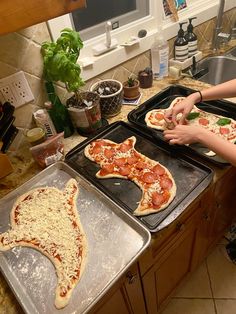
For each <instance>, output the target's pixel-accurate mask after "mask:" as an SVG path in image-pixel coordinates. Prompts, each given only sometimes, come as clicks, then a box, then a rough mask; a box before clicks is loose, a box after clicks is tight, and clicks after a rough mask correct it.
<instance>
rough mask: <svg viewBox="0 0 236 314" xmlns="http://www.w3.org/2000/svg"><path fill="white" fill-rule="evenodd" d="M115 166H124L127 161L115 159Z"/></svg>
mask: <svg viewBox="0 0 236 314" xmlns="http://www.w3.org/2000/svg"><path fill="white" fill-rule="evenodd" d="M114 164H115V165H116V166H118V167H120V166H124V165H125V164H126V159H125V158H124V157H122V158H116V159H114Z"/></svg>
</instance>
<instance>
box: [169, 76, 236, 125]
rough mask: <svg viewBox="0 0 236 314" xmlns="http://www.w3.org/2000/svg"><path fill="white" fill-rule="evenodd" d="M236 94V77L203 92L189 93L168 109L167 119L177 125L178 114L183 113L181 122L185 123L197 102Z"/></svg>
mask: <svg viewBox="0 0 236 314" xmlns="http://www.w3.org/2000/svg"><path fill="white" fill-rule="evenodd" d="M235 96H236V79H233V80H230V81H227V82H225V83H222V84H219V85H216V86H213V87H209V88H207V89H204V90H203V91H201V92H195V93H193V94H191V95H189V96H188V97H186V98H185V99H184V100H183V101H181V102H180V103H179V104H177V105H176V106H175V107H174V108H172V109H170V110H167V112H166V114H165V119H166V121H167V122H170V121H172V122H174V124H175V125H176V124H177V122H176V116H177V114H178V113H182V117H181V119H180V121H179V124H183V123H184V120H185V119H186V116H187V115H188V114H189V113H190V111H191V110H192V109H193V106H194V105H195V104H196V103H198V102H201V101H204V100H215V99H219V98H230V97H235Z"/></svg>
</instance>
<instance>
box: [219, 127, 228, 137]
mask: <svg viewBox="0 0 236 314" xmlns="http://www.w3.org/2000/svg"><path fill="white" fill-rule="evenodd" d="M220 134H222V135H224V134H229V129H228V128H222V127H220Z"/></svg>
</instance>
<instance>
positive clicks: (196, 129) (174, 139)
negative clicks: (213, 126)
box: [163, 125, 211, 145]
mask: <svg viewBox="0 0 236 314" xmlns="http://www.w3.org/2000/svg"><path fill="white" fill-rule="evenodd" d="M209 133H210V132H209V131H208V130H206V129H204V128H202V127H200V126H195V125H177V126H176V127H175V128H174V129H172V130H165V131H164V132H163V134H164V138H165V140H167V141H169V144H179V145H184V144H192V143H196V142H199V138H200V137H202V136H207V135H211V134H209Z"/></svg>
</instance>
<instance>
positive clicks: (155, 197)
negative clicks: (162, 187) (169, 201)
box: [152, 192, 165, 208]
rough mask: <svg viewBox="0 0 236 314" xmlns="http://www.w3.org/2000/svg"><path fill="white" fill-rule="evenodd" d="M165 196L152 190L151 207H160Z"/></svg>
mask: <svg viewBox="0 0 236 314" xmlns="http://www.w3.org/2000/svg"><path fill="white" fill-rule="evenodd" d="M164 201H165V198H164V196H163V195H162V194H159V193H157V192H153V194H152V204H153V207H154V208H156V207H161V205H162V204H163V203H164Z"/></svg>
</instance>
